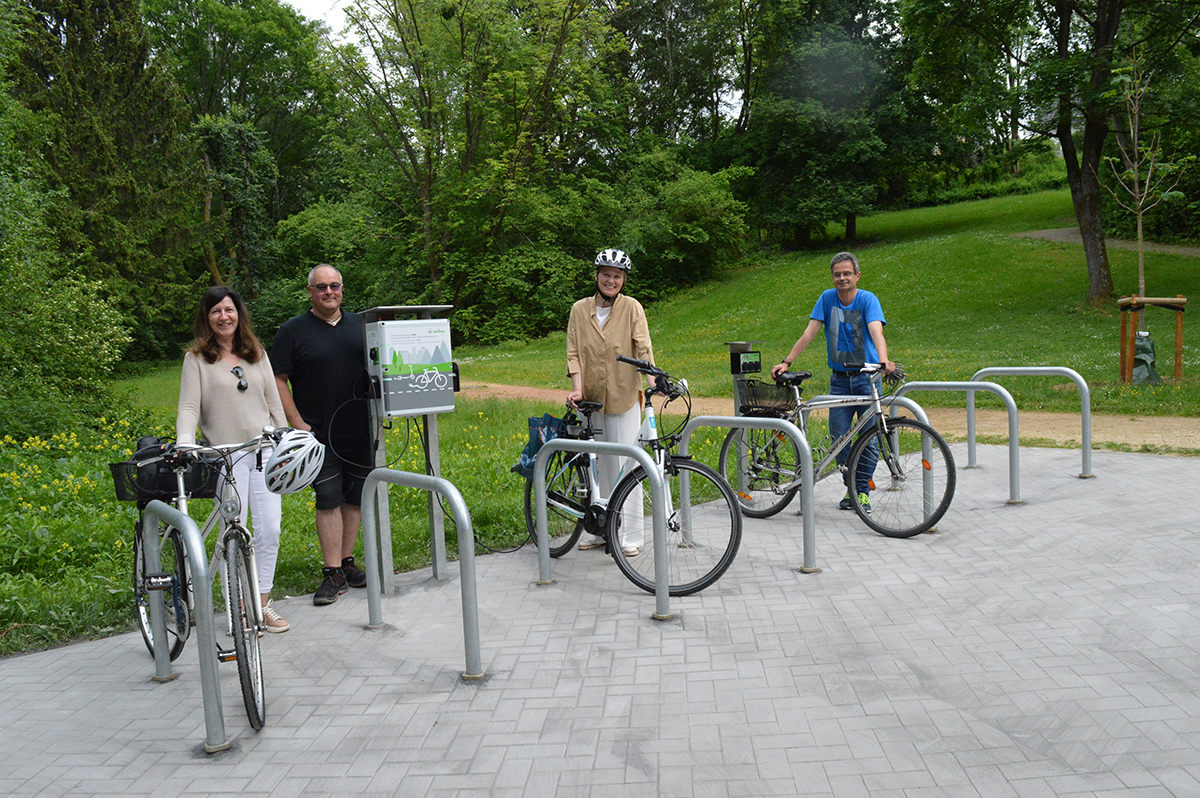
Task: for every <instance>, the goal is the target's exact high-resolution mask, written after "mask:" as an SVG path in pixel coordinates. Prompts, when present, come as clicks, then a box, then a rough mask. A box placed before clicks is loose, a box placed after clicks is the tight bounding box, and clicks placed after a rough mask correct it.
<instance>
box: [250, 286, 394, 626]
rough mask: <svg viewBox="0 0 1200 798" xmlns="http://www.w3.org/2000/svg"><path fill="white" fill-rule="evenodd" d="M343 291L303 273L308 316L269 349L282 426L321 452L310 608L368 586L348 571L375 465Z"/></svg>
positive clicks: (353, 325)
mask: <svg viewBox="0 0 1200 798" xmlns="http://www.w3.org/2000/svg"><path fill="white" fill-rule="evenodd" d="M342 291H343V283H342V275H341V274H340V273H339V272H338V270H337V269H335V268H333V267H332V266H329V265H326V264H321V265H320V266H317V267H316V268H315V269H313V270H312V271H311V272H309V274H308V296H309V298H310V299H311V300H312V308H311V309H309V310H307V311H305V312H304V313H303V314H301V315H299V316H297V317H296V318H294V319H290V320H288V321H287V322H286V323H284V325H283V326H282V327H280V328H279V332H278V333H277V334H276V335H275V343H274V344H273V345H272V346H271V367H272V369H273V370H274V372H275V381H276V382H277V383H278V384H279V398H280V400H281V401H282V402H283V409H284V412H285V413H286V414H287V419H288V423H289V424H291V425H292V426H293V427H296V428H297V429H304V430H312V432H313V434H314V435H315V436H316V437H317V440H319V441H321V443H323V444H325V465H324V466H323V467H322V469H321V473H320V474H319V475H318V476H317V480H316V482H314V483H313V490H314V492H315V493H316V505H317V537H318V538H319V539H320V543H321V556H322V558H323V559H324V561H325V567H324V569H323V570H322V576H323V578H322V580H321V585H320V587H318V588H317V592H316V593H314V594H313V604H317V605H322V604H332V603H333V602H335V601H337V599H338V596H340V595H341V594H342V593H345V592H346V587H347V585H349V586H350V587H365V586H366V584H367V576H366V573H365V572H364V571H363V570H362V569H361V568H359V567H357V566H356V565H355V564H354V542H355V540H356V539H357V538H358V528H359V525H360V522H361V520H362V508H361V505H362V489H363V483H364V481H365V480H366V478H367V474H369V473H370V471H371V468H372V463H373V462H374V458H373V456H372V452H371V444H370V438H369V435H368V419H367V403H366V401H365V398H364V395H363V384H362V373H363V368H364V367H365V365H366V363H365V355H364V346H365V344H364V341H363V322H362V317H361V316H359V315H358V314H357V313H350V312H348V311H343V310H342ZM289 382H290V383H291V385H290V387H289Z"/></svg>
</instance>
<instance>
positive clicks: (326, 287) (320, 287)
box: [309, 283, 342, 294]
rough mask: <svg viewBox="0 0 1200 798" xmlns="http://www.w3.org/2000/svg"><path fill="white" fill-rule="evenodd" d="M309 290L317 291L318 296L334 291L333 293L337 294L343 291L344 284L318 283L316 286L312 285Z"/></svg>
mask: <svg viewBox="0 0 1200 798" xmlns="http://www.w3.org/2000/svg"><path fill="white" fill-rule="evenodd" d="M309 288H311V289H312V290H314V291H316V292H317V293H318V294H323V293H325V292H326V291H332V292H333V293H335V294H336V293H337V292H338V291H341V290H342V284H341V283H317V284H316V285H310V286H309Z"/></svg>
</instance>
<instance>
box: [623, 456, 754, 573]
mask: <svg viewBox="0 0 1200 798" xmlns="http://www.w3.org/2000/svg"><path fill="white" fill-rule="evenodd" d="M664 477H665V482H666V483H667V484H666V486H665V487H666V496H667V503H668V506H667V507H666V508H665V511H666V519H665V520H666V528H667V530H666V531H667V536H666V538H667V539H666V545H667V567H668V576H667V581H668V585H669V587H670V595H672V596H690V595H691V594H693V593H697V592H699V591H701V590H703V589H704V588H706V587H708V586H709V585H711V584H713V583H714V582H716V581H717V580H718V579H720V578H721V575H722V574H724V573H725V571H726V570H727V569H728V568H729V566H730V565H731V564H732V563H733V558H734V557H735V556H736V555H737V550H738V546H739V545H740V544H741V541H742V514H741V511H740V510H739V509H738V502H737V499H736V498H734V495H733V490H732V489H731V488H730V487H729V485H728V483H726V482H725V480H724V478H722V476H721V475H720V474H718V473H717V472H716V471H714V470H713V469H711V468H709V467H708V466H706V465H704V464H703V463H698V462H696V461H694V460H687V459H672V460H669V461H668V462H667V465H666V473H665V474H664ZM683 479H686V481H687V483H688V488H689V491H688V493H689V496H688V500H687V504H686V506H685V505H683V504H682V503H681V493H680V488H681V487H682V486H681V484H680V483H681V481H682V480H683ZM638 488H641V497H640V498H638V497H637V494H636V490H637V489H638ZM608 508H609V522H608V524H609V526H608V529H609V532H608V540H609V544H610V546H609V547H610V549H611V550H612V554H613V558H614V559H616V561H617V567H618V568H620V569H621V572H622V573H623V574H625V576H627V577H628V578H629V580H630V581H631V582H633V583H634V584H635V585H637V586H638V587H640V588H641V589H642V590H645V591H646V592H648V593H653V592H654V527H653V512H654V511H653V504H652V502H651V494H650V481H649V479H648V477H647V476H646V471H645V469H644V468H642V467H641V466H639V467H637V468H635V469H634V470H633V471H631V472H629V473H628V474H626V475H625V477H624V478H623V479H622V480H621V481H620V482H618V483H617V487H616V488H615V489H614V490H613V495H612V500H611V501H610V502H609V504H608ZM637 510H641V519H642V520H641V521H638V520H637V517H638V516H637ZM627 518H630V519H633V520H632V521H627V520H624V519H627ZM639 523H640V525H641V528H640V529H635V528H633V525H634V524H639ZM639 533H640V534H641V535H642V539H643V542H642V545H641V546H640V551H639V552H638V553H637V554H626V553H625V551H624V549H623V548H622V545H621V544H622V543H623V542H624V541H628V540H632V539H634V538H633V537H632V536H634V535H637V534H639Z"/></svg>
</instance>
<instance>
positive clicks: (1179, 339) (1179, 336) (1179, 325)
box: [1175, 294, 1183, 382]
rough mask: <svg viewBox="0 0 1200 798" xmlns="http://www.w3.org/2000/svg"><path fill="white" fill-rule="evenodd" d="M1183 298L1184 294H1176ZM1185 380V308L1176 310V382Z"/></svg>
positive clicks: (1177, 296)
mask: <svg viewBox="0 0 1200 798" xmlns="http://www.w3.org/2000/svg"><path fill="white" fill-rule="evenodd" d="M1175 297H1176V298H1177V299H1183V294H1176V295H1175ZM1182 380H1183V310H1182V309H1180V310H1177V311H1176V312H1175V382H1181V381H1182Z"/></svg>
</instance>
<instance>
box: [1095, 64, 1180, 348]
mask: <svg viewBox="0 0 1200 798" xmlns="http://www.w3.org/2000/svg"><path fill="white" fill-rule="evenodd" d="M1114 77H1115V82H1116V84H1117V89H1115V90H1114V91H1115V93H1118V94H1119V95H1120V97H1121V98H1122V99H1123V100H1124V103H1125V119H1124V120H1123V121H1124V125H1122V124H1121V120H1120V119H1117V120H1114V121H1115V122H1116V124H1115V125H1114V127H1115V128H1116V130H1117V148H1118V150H1119V151H1120V153H1121V157H1120V159H1119V160H1120V162H1121V168H1118V167H1117V161H1118V159H1117V158H1108V159H1107V160H1108V163H1109V165H1110V166H1111V167H1112V171H1113V174H1114V175H1115V176H1116V180H1117V184H1118V185H1119V186H1120V187H1121V188H1122V189H1124V191H1125V194H1127V195H1129V196H1128V200H1125V199H1123V198H1122V196H1121V194H1118V193H1117V192H1116V191H1113V190H1112V189H1109V190H1110V191H1112V195H1113V197H1115V198H1116V201H1117V203H1118V204H1119V205H1120V206H1121V207H1122V208H1124V209H1125V210H1127V211H1129V212H1130V213H1132V214H1133V215H1134V217H1135V218H1136V219H1137V242H1138V296H1143V297H1144V296H1146V252H1145V243H1144V241H1143V229H1142V227H1143V220H1144V219H1145V216H1146V212H1147V211H1149V210H1151V209H1152V208H1154V207H1156V206H1157V205H1158V204H1159V203H1161V202H1163V201H1164V200H1168V199H1174V198H1176V197H1180V196H1182V195H1181V194H1179V192H1176V191H1174V189H1175V186H1177V185H1178V184H1179V174H1178V170H1177V165H1176V164H1174V163H1170V162H1167V161H1163V160H1162V146H1161V139H1160V137H1159V135H1158V134H1157V133H1154V134H1152V135H1151V137H1150V141H1149V142H1147V141H1146V140H1145V139H1143V138H1142V124H1143V121H1144V120H1143V116H1142V112H1143V103H1144V102H1145V100H1146V98H1147V96H1148V95H1149V93H1150V78H1151V75H1145V74H1143V73H1142V68H1141V63H1140V61H1139V60H1138V59H1137V58H1136V57H1135V58H1134V60H1133V63H1132V64H1130V65H1129V66H1126V67H1122V68H1120V69H1118V70H1116V74H1115V75H1114ZM1138 318H1139V320H1140V322H1141V325H1142V329H1145V325H1146V319H1145V314H1139V315H1138Z"/></svg>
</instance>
